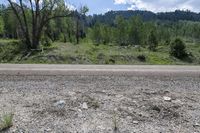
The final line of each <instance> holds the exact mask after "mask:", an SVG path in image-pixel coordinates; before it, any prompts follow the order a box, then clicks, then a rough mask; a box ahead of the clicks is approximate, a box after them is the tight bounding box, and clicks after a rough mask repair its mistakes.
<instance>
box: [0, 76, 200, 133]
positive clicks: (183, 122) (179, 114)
mask: <svg viewBox="0 0 200 133" xmlns="http://www.w3.org/2000/svg"><path fill="white" fill-rule="evenodd" d="M164 97H170V98H171V100H169V101H167V100H166V101H165V100H164ZM60 100H61V101H64V104H63V107H59V106H58V105H56V104H57V102H59V101H60ZM4 112H11V113H14V120H13V126H12V127H11V128H10V129H9V130H6V131H3V132H7V133H11V132H14V133H46V132H50V133H200V78H199V77H191V76H190V77H183V76H173V77H169V76H148V77H146V76H2V75H1V77H0V113H1V114H3V113H4Z"/></svg>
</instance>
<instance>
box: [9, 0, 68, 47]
mask: <svg viewBox="0 0 200 133" xmlns="http://www.w3.org/2000/svg"><path fill="white" fill-rule="evenodd" d="M8 2H9V4H10V6H11V9H12V10H13V12H14V14H15V16H16V18H17V20H18V22H19V25H20V28H21V31H22V35H23V37H22V40H23V41H24V43H25V44H26V45H27V49H28V50H31V49H37V48H38V46H39V43H40V39H41V36H42V32H43V30H44V27H45V26H46V25H47V24H48V23H49V22H50V20H52V19H56V18H62V17H68V16H70V15H71V12H69V10H68V9H67V6H66V5H65V1H64V0H29V1H27V0H19V1H18V2H14V1H13V0H8ZM29 7H30V8H29Z"/></svg>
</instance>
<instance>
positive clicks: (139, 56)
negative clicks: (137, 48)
mask: <svg viewBox="0 0 200 133" xmlns="http://www.w3.org/2000/svg"><path fill="white" fill-rule="evenodd" d="M137 59H138V60H139V61H141V62H145V61H146V57H145V56H144V55H138V56H137Z"/></svg>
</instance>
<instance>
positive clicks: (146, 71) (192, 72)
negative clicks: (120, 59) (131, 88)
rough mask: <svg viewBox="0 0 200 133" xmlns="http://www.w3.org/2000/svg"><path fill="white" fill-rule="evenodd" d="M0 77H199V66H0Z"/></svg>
mask: <svg viewBox="0 0 200 133" xmlns="http://www.w3.org/2000/svg"><path fill="white" fill-rule="evenodd" d="M0 75H43V76H48V75H49V76H52V75H64V76H67V75H69V76H70V75H71V76H73V75H86V76H87V75H88V76H89V75H100V76H103V75H107V76H109V75H127V76H129V75H130V76H133V75H135V76H136V75H144V76H145V75H147V76H151V75H155V76H156V75H163V76H200V66H168V65H165V66H160V65H41V64H0Z"/></svg>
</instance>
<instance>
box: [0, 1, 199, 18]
mask: <svg viewBox="0 0 200 133" xmlns="http://www.w3.org/2000/svg"><path fill="white" fill-rule="evenodd" d="M5 1H7V0H0V3H5ZM66 3H68V4H69V5H70V7H71V8H79V7H80V6H81V5H82V6H83V5H87V6H88V7H89V9H90V11H89V13H88V14H90V15H91V14H103V13H105V12H107V11H110V10H148V11H153V12H168V11H175V10H177V9H180V10H187V9H188V10H190V11H194V12H200V0H66Z"/></svg>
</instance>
